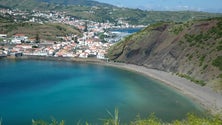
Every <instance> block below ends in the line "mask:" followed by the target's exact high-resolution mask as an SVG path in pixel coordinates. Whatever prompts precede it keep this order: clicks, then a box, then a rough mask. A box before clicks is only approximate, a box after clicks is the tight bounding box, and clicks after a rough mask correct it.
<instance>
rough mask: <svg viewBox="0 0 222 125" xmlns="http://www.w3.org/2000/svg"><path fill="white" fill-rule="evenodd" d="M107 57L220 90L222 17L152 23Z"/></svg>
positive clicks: (111, 51)
mask: <svg viewBox="0 0 222 125" xmlns="http://www.w3.org/2000/svg"><path fill="white" fill-rule="evenodd" d="M108 56H109V58H110V59H111V60H114V61H118V62H125V63H132V64H137V65H143V66H145V67H148V68H154V69H158V70H163V71H167V72H172V73H177V74H178V75H180V76H182V77H186V78H188V79H191V80H193V81H194V82H196V83H200V84H202V85H205V84H207V85H209V86H212V87H214V88H216V89H218V90H220V89H222V87H221V86H222V80H221V77H222V75H221V74H222V72H221V70H220V68H219V66H216V65H214V62H215V60H217V59H218V57H220V56H222V19H221V18H218V19H210V20H204V21H190V22H186V23H181V24H175V23H159V24H155V25H151V26H149V27H147V28H146V29H144V30H142V31H141V32H138V33H136V34H133V35H131V36H129V37H127V38H125V40H123V41H121V42H119V43H117V44H116V45H114V46H113V47H112V48H111V49H110V51H109V54H108ZM219 61H220V60H219ZM221 64H222V62H221ZM220 87H221V88H220Z"/></svg>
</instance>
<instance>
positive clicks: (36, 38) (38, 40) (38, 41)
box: [35, 33, 40, 43]
mask: <svg viewBox="0 0 222 125" xmlns="http://www.w3.org/2000/svg"><path fill="white" fill-rule="evenodd" d="M35 42H36V43H40V37H39V34H38V33H37V34H36V36H35Z"/></svg>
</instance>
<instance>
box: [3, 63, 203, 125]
mask: <svg viewBox="0 0 222 125" xmlns="http://www.w3.org/2000/svg"><path fill="white" fill-rule="evenodd" d="M115 107H117V108H118V109H119V112H120V114H119V115H120V120H121V122H124V123H127V122H129V121H130V120H133V119H135V117H136V116H137V115H138V114H140V116H141V117H142V118H146V117H147V116H148V115H149V114H150V113H153V112H154V113H155V114H156V116H158V117H159V118H161V119H163V120H165V121H171V120H174V119H182V118H184V117H185V116H186V114H187V113H188V112H194V113H198V114H201V113H202V109H201V108H199V107H198V106H197V105H195V104H194V103H192V101H191V100H189V99H188V98H186V97H184V96H182V95H180V94H177V93H176V92H175V91H173V90H172V89H170V88H168V87H166V86H163V85H162V84H159V83H158V82H157V81H154V80H152V79H147V78H146V77H144V76H142V75H139V74H136V73H133V72H129V71H126V70H121V69H117V68H112V67H106V66H100V65H93V64H80V63H71V62H55V61H36V60H32V61H30V60H17V61H15V60H0V118H2V119H3V124H4V125H30V124H31V120H32V119H43V120H51V118H56V119H57V120H62V119H63V120H65V122H66V123H67V125H69V124H73V125H74V124H76V123H77V122H78V121H81V122H85V121H88V122H90V123H98V124H101V123H102V121H101V119H105V118H109V114H108V113H107V111H110V112H114V109H115Z"/></svg>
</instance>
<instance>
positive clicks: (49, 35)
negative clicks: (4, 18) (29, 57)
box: [0, 22, 80, 40]
mask: <svg viewBox="0 0 222 125" xmlns="http://www.w3.org/2000/svg"><path fill="white" fill-rule="evenodd" d="M0 31H1V33H7V35H8V36H12V35H14V34H16V33H22V34H25V35H27V36H28V37H29V38H35V37H36V35H39V37H40V39H42V40H58V39H57V37H59V36H66V35H69V34H76V35H79V34H80V31H79V30H77V29H76V28H75V27H72V26H68V25H64V24H38V23H10V22H8V23H0Z"/></svg>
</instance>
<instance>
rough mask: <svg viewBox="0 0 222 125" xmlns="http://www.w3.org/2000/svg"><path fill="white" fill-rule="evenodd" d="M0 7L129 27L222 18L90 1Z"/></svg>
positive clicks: (5, 1) (21, 1)
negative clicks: (63, 14)
mask: <svg viewBox="0 0 222 125" xmlns="http://www.w3.org/2000/svg"><path fill="white" fill-rule="evenodd" d="M0 7H9V8H18V9H21V10H56V11H65V12H66V13H67V15H71V16H74V17H76V18H78V19H87V20H93V21H99V22H106V21H110V22H118V20H119V19H122V20H124V21H127V22H128V23H130V24H137V25H138V24H144V25H147V24H153V23H156V22H161V21H175V22H183V21H188V20H197V19H206V18H212V17H218V16H222V14H213V13H205V12H192V11H178V12H177V11H168V12H165V11H144V10H140V9H129V8H119V7H115V6H112V5H109V4H103V3H99V2H95V1H91V0H75V1H74V0H62V1H58V0H0Z"/></svg>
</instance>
